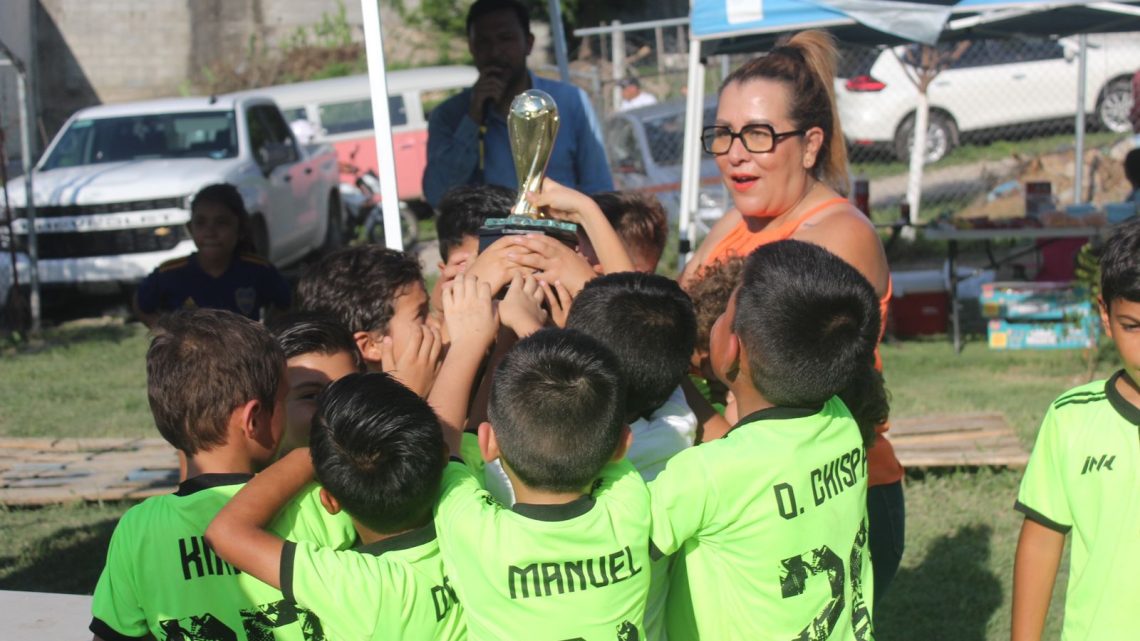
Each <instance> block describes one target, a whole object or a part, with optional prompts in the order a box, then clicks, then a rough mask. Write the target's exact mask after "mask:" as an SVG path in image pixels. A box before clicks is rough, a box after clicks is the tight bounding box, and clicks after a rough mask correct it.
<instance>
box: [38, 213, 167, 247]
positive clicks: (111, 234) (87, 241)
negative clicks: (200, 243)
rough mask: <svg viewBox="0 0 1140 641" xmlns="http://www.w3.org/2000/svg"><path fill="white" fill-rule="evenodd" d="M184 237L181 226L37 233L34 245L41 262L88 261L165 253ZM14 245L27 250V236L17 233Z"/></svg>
mask: <svg viewBox="0 0 1140 641" xmlns="http://www.w3.org/2000/svg"><path fill="white" fill-rule="evenodd" d="M37 211H38V209H37ZM187 238H189V234H188V232H187V231H186V226H185V225H163V226H161V227H140V228H135V229H116V230H112V231H85V232H65V233H61V234H56V233H52V234H47V233H39V234H36V245H37V249H38V250H39V257H40V258H41V259H53V258H88V257H91V256H116V255H119V254H141V253H145V252H156V251H166V250H170V249H174V247H175V246H176V245H178V243H180V242H182V241H183V240H186V239H187ZM16 242H17V243H18V244H17V249H19V250H21V251H26V250H27V244H28V237H27V235H25V234H17V235H16Z"/></svg>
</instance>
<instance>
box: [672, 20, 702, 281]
mask: <svg viewBox="0 0 1140 641" xmlns="http://www.w3.org/2000/svg"><path fill="white" fill-rule="evenodd" d="M687 92H688V93H687V96H686V98H687V99H688V100H687V102H686V104H685V146H684V148H683V152H682V156H681V197H680V200H679V203H678V204H679V207H678V229H677V232H678V237H679V243H680V244H679V246H678V251H677V271H681V270H682V269H684V268H685V262H686V261H687V260H688V259H689V254H690V253H691V252H692V246H691V244H692V241H693V236H694V235H695V234H694V233H693V232H694V225H693V219H692V216H693V214H694V213H695V212H696V208H697V192H698V191H699V188H700V166H701V150H700V136H701V125H702V124H703V121H704V111H705V109H704V102H705V96H704V93H705V66H704V63H703V61H702V60H701V41H700V40H693V39H690V40H689V84H688V87H687Z"/></svg>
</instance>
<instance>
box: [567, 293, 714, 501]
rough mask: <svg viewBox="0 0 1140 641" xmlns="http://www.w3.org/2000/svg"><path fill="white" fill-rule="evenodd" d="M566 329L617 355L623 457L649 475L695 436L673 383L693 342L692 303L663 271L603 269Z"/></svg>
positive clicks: (676, 383)
mask: <svg viewBox="0 0 1140 641" xmlns="http://www.w3.org/2000/svg"><path fill="white" fill-rule="evenodd" d="M566 328H567V329H576V330H579V331H581V332H583V333H585V334H588V335H589V336H591V337H593V338H595V339H597V340H598V341H600V342H601V343H602V344H603V345H605V346H606V347H607V348H609V349H610V350H611V351H613V353H614V354H615V355H616V356H617V358H618V364H619V366H620V367H621V374H622V377H623V378H624V380H625V383H626V414H625V420H626V421H628V422H629V423H630V429H631V431H632V432H633V445H631V446H630V450H629V460H630V462H632V463H633V466H634V467H636V468H637V470H638V471H639V472H640V473H641V475H642V477H643V478H645V480H646V481H650V480H653V478H655V477H656V476H657V474H658V473H659V472H660V471H661V470H662V469H664V468H665V462H666V461H668V460H669V458H670V457H672V456H673V455H674V454H676V453H677V452H679V451H681V450H683V449H685V448H686V447H689V446H691V445H692V444H693V439H694V437H695V436H696V417H695V416H693V413H692V412H691V411H690V410H689V407H688V405H687V404H686V403H685V398H684V394H683V393H682V392H681V390H680V387H679V386H680V384H681V381H682V380H683V379H684V377H685V374H686V372H687V371H688V369H689V357H690V356H691V355H692V353H693V345H694V342H695V340H696V319H695V317H694V315H693V303H692V301H690V300H689V296H688V295H687V294H685V292H684V291H682V290H681V287H680V286H679V285H678V284H677V282H676V281H673V280H670V279H668V278H665V277H664V276H657V275H655V274H644V273H639V272H620V273H617V274H608V275H606V276H601V277H599V278H596V279H594V280H592V281H590V282H589V283H586V286H585V287H584V288H583V289H582V291H581V293H579V294H578V297H577V298H576V299H574V304H573V306H571V307H570V314H569V316H568V317H567V319H566ZM633 328H636V329H635V330H634V331H631V329H633Z"/></svg>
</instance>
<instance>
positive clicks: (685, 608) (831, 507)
mask: <svg viewBox="0 0 1140 641" xmlns="http://www.w3.org/2000/svg"><path fill="white" fill-rule="evenodd" d="M649 492H650V495H651V496H652V508H653V534H652V542H653V545H654V547H655V548H656V549H655V550H654V553H655V554H657V553H663V554H673V553H675V552H676V553H677V557H676V559H675V563H676V564H677V565H676V567H674V572H673V577H672V581H673V584H672V586H671V588H670V592H669V601H668V610H667V613H666V620H667V628H668V633H669V639H670V641H687V640H688V639H717V640H719V639H819V640H823V639H828V640H832V641H848V640H859V641H863V640H866V639H871V638H872V637H871V625H870V624H871V593H872V578H871V563H870V559H869V555H868V551H867V459H866V455H865V452H864V449H863V443H862V439H861V437H860V435H859V427H858V426H857V425H856V424H855V420H854V419H853V418H851V414H850V412H848V411H847V408H846V407H845V406H844V405H843V403H842V402H841V401H840V400H839V399H838V398H832V399H831V400H829V401H828V402H827V403H826V404H825V405H824V407H823V408H822V409H820V410H801V409H791V408H781V407H774V408H770V409H766V410H761V411H759V412H755V413H753V414H751V415H750V416H746V417H744V418H743V419H742V420H741V421H740V422H739V423H738V424H737V425H736V426H735V427H733V429H732V430H731V431H730V432H729V433H728V434H727V435H726V436H725V437H724V438H721V439H719V440H717V441H713V442H711V443H705V444H704V445H701V446H700V447H694V448H691V449H688V450H685V451H683V452H680V453H678V454H677V455H676V456H674V457H673V458H672V459H671V460H670V461H669V463H668V465H666V467H665V471H663V472H662V473H661V474H660V475H659V476H658V477H657V479H656V480H654V481H653V482H652V483H650V484H649Z"/></svg>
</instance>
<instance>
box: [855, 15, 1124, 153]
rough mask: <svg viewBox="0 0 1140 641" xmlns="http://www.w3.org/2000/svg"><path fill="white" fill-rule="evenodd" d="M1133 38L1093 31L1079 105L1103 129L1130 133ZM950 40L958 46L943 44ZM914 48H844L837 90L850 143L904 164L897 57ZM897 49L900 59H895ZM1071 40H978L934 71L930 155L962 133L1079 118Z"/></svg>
mask: <svg viewBox="0 0 1140 641" xmlns="http://www.w3.org/2000/svg"><path fill="white" fill-rule="evenodd" d="M1136 35H1137V34H1131V33H1130V34H1114V35H1096V36H1090V37H1089V47H1088V67H1087V73H1088V75H1087V83H1086V87H1087V89H1086V94H1085V95H1086V98H1085V111H1086V113H1088V114H1091V115H1092V116H1093V118H1094V122H1095V123H1096V124H1098V125H1099V126H1101V127H1103V128H1105V129H1108V130H1110V131H1116V132H1126V131H1130V130H1131V123H1130V122H1129V119H1128V112H1129V110H1130V108H1131V106H1132V88H1131V84H1130V82H1129V79H1130V78H1131V77H1132V74H1133V73H1135V72H1136V69H1137V67H1138V66H1140V38H1137V37H1136ZM943 46H951V47H952V46H954V45H952V44H951V45H943ZM913 47H915V46H914V45H907V46H900V47H895V48H894V50H893V52H892V50H890V49H883V50H882V51H880V52H878V53H877V54H876V53H875V52H868V50H865V49H864V50H863V52H862V53H863V55H860V52H859V51H858V50H849V51H845V52H844V56H843V59H842V61H841V63H840V70H839V74H838V75H839V76H841V77H839V78H837V79H836V81H835V96H836V101H837V102H838V106H839V115H840V118H841V119H842V122H843V132H844V134H845V135H846V137H847V140H848V142H849V143H851V144H853V145H855V146H856V147H859V146H889V148H890V149H891V150H892V151H893V152H894V155H895V156H896V157H897V158H899V159H901V160H906V159H907V158H908V157H909V156H910V148H911V145H912V142H913V139H914V110H915V105H916V104H917V94H918V89H917V88H916V87H915V86H914V84H913V83H912V82H911V81H910V80H909V79H908V78H907V73H908V71H912V70H911V69H907V68H904V65H903V64H902V63H900V62H899V58H902V59H904V60H906V59H907V58H908V54H909V55H913V52H914V51H915V49H914V48H913ZM896 54H897V55H896ZM1075 54H1076V41H1075V40H1071V39H1062V40H1029V41H1018V40H974V41H972V42H969V43H968V46H967V48H966V49H965V51H964V52H963V53H962V54H961V56H960V57H959V58H958V59H957V60H956V61H955V62H954V63H953V64H952V65H951V66H950V67H949V68H948V69H946V70H944V71H942V72H941V73H940V74H938V76H937V77H935V79H934V81H933V82H932V83H931V84H930V87H929V89H928V91H927V95H928V97H929V100H930V125H929V128H928V129H927V143H926V161H927V162H934V161H936V160H939V159H940V158H942V157H943V156H945V155H946V154H947V153H949V152H950V150H951V149H953V148H954V147H955V146H956V145H957V144H958V143H959V141H960V137H961V135H962V134H968V133H975V132H979V133H980V132H984V131H993V130H1000V129H1003V128H1009V127H1014V126H1022V125H1026V124H1029V123H1038V122H1046V121H1050V120H1058V119H1062V118H1070V119H1071V118H1073V117H1074V116H1075V115H1076V103H1077V66H1078V65H1077V60H1076V55H1075Z"/></svg>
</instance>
